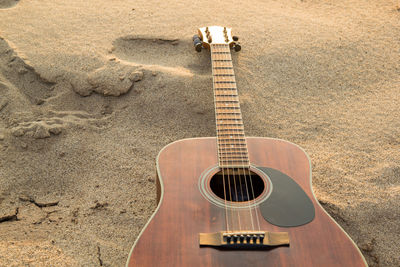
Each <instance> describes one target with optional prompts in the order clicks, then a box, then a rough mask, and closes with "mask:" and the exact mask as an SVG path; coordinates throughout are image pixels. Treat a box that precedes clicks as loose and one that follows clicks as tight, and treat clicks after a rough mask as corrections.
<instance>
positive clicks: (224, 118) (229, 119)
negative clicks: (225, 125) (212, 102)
mask: <svg viewBox="0 0 400 267" xmlns="http://www.w3.org/2000/svg"><path fill="white" fill-rule="evenodd" d="M216 120H217V121H224V120H228V121H232V120H235V121H238V120H240V121H241V120H242V118H241V117H237V116H234V117H225V116H217V118H216Z"/></svg>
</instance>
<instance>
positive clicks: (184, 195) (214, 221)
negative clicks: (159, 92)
mask: <svg viewBox="0 0 400 267" xmlns="http://www.w3.org/2000/svg"><path fill="white" fill-rule="evenodd" d="M247 142H248V150H249V158H250V161H251V162H252V164H253V165H255V166H262V167H271V168H275V169H277V170H280V171H281V172H283V173H285V174H287V175H289V176H290V177H291V178H293V179H294V180H295V181H296V182H297V183H298V184H299V185H300V186H301V187H302V189H303V190H304V191H305V192H306V194H307V195H308V196H309V197H310V199H311V200H312V202H313V204H314V207H315V218H314V220H313V221H312V222H310V223H308V224H306V225H303V226H298V227H291V228H281V227H277V226H274V225H271V224H269V223H268V222H267V221H265V220H264V219H263V218H262V217H261V218H260V223H261V229H262V230H266V231H275V232H289V236H290V246H282V247H274V248H271V249H268V250H219V249H215V248H211V247H200V246H199V238H198V234H199V233H208V232H218V231H222V230H225V213H224V209H222V208H219V207H217V206H215V205H213V204H211V203H210V202H208V201H207V200H206V199H205V198H204V197H203V196H202V195H201V193H200V191H199V188H198V181H199V178H200V175H201V173H202V172H203V171H204V170H206V169H207V168H209V167H210V166H213V165H217V164H218V159H217V144H216V139H215V138H198V139H187V140H181V141H178V142H175V143H172V144H170V145H168V146H166V147H165V148H164V149H163V150H162V151H161V152H160V155H159V157H158V161H157V166H158V178H159V182H160V183H161V184H163V191H164V193H163V196H162V197H161V199H160V202H159V207H158V209H157V211H156V212H155V214H154V216H153V217H152V219H151V221H150V222H149V223H148V225H147V226H146V228H145V229H144V231H143V232H142V233H141V235H140V236H139V238H138V239H137V241H136V243H135V245H134V247H133V248H132V251H131V255H130V257H129V259H128V265H129V266H140V267H146V266H159V267H164V266H174V267H175V266H229V267H234V266H324V267H325V266H366V263H365V260H364V258H363V256H362V255H361V253H360V251H359V250H358V248H357V247H356V246H355V244H354V243H353V242H352V241H351V239H350V238H349V237H348V236H347V234H346V233H345V232H344V231H343V230H342V229H341V228H340V227H339V226H338V225H337V224H336V222H335V221H334V220H333V219H331V218H330V217H329V215H328V214H327V213H326V212H325V211H324V210H323V209H322V207H321V206H320V205H319V203H318V201H317V200H316V199H315V197H314V195H313V193H312V188H311V184H310V183H311V176H310V174H311V168H310V163H309V159H308V157H307V155H306V154H305V153H304V151H303V150H302V149H300V148H299V147H298V146H296V145H294V144H292V143H289V142H286V141H283V140H277V139H270V138H247ZM160 188H161V187H160ZM266 201H268V200H266Z"/></svg>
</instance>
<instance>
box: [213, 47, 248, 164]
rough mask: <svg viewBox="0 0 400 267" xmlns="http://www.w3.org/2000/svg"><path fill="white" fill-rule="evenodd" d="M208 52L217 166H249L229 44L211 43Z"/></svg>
mask: <svg viewBox="0 0 400 267" xmlns="http://www.w3.org/2000/svg"><path fill="white" fill-rule="evenodd" d="M210 50H211V62H212V74H213V88H214V102H215V121H216V126H217V144H218V160H219V166H220V167H221V168H230V167H249V164H250V163H249V155H248V151H247V143H246V139H245V135H244V127H243V120H242V113H241V111H240V103H239V96H238V91H237V87H236V81H235V73H234V71H233V65H232V58H231V52H230V48H229V45H228V44H211V46H210Z"/></svg>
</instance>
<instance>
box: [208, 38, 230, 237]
mask: <svg viewBox="0 0 400 267" xmlns="http://www.w3.org/2000/svg"><path fill="white" fill-rule="evenodd" d="M212 47H213V46H212V45H211V46H210V51H211V53H210V54H211V72H212V79H213V86H214V85H215V83H214V82H215V81H214V77H215V76H214V61H213V53H212V52H213V49H212ZM214 106H215V113H216V114H217V112H218V110H217V102H216V91H215V90H214ZM215 124H216V125H215V126H217V124H218V121H217V120H216V122H215ZM216 129H217V149H218V162H219V165H220V166H221V159H220V155H219V150H220V146H219V138H218V135H219V133H218V127H216ZM222 182H223V187H224V204H225V222H226V231H227V232H229V231H230V229H229V215H228V206H227V198H226V187H225V186H226V185H225V184H226V183H225V169H224V168H222ZM229 192H230V186H229ZM231 217H232V216H231Z"/></svg>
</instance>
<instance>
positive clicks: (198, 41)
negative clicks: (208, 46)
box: [193, 34, 203, 52]
mask: <svg viewBox="0 0 400 267" xmlns="http://www.w3.org/2000/svg"><path fill="white" fill-rule="evenodd" d="M193 45H194V49H195V50H196V51H197V52H201V49H202V48H203V42H202V41H201V39H200V37H199V36H198V35H197V34H195V35H193Z"/></svg>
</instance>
